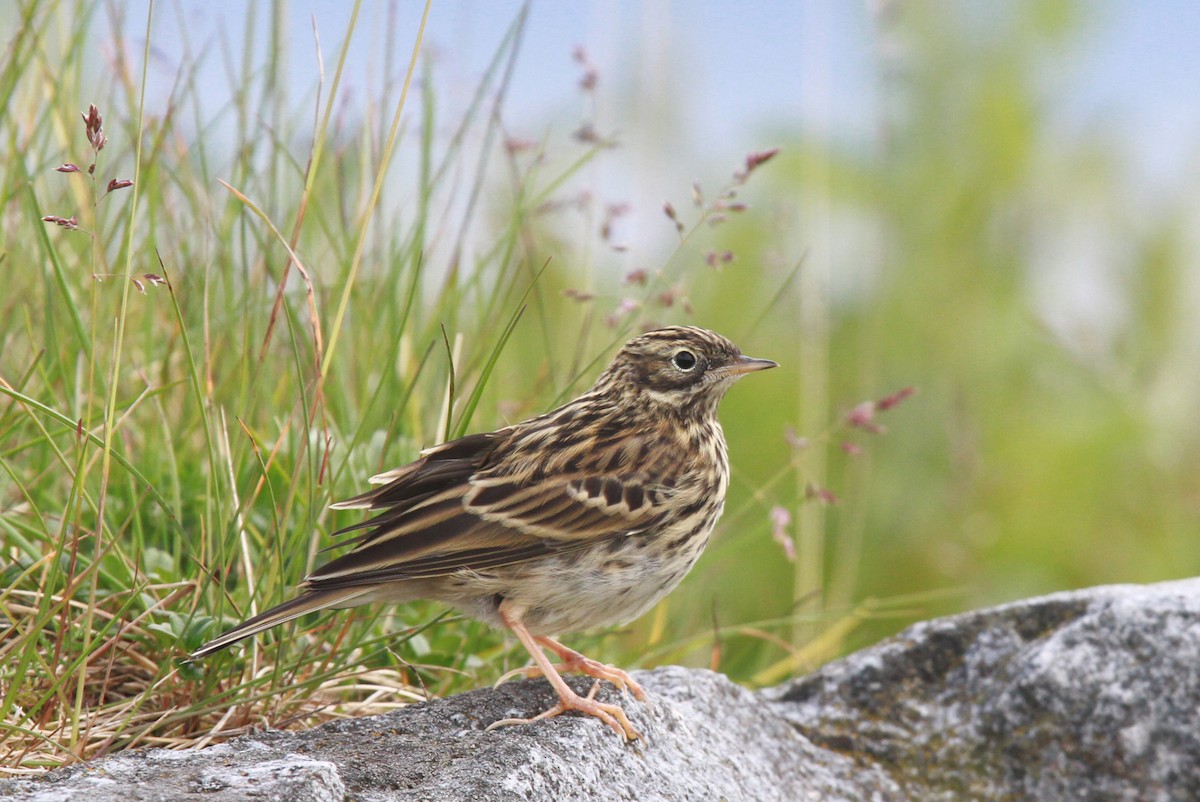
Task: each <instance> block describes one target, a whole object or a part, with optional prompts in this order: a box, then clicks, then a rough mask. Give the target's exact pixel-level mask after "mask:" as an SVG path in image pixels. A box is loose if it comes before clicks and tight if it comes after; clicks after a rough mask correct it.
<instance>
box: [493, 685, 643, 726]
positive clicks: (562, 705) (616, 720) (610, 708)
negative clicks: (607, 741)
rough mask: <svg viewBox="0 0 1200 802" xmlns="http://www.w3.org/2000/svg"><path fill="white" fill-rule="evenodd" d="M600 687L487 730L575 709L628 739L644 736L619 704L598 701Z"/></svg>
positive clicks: (539, 719)
mask: <svg viewBox="0 0 1200 802" xmlns="http://www.w3.org/2000/svg"><path fill="white" fill-rule="evenodd" d="M510 673H511V672H510ZM599 687H600V683H596V684H595V685H593V686H592V689H591V690H590V691H588V695H587V696H580V695H579V694H577V693H575V692H573V691H572V692H571V693H570V695H569V696H564V697H562V698H560V699H559V700H558V703H557V704H556V705H554V707H552V708H550V709H549V710H547V711H545V712H544V713H539V714H538V715H536V716H533V717H531V718H503V719H500V720H499V721H494V722H492V723H491V724H490V725H488V727H487V732H491V731H492V730H495V729H499V728H500V727H508V726H511V725H513V724H532V723H533V722H535V721H542V720H544V719H550V718H554V717H556V716H560V715H562V714H563V713H566V712H568V711H571V710H575V711H578V712H580V713H584V714H586V715H589V716H594V717H595V718H598V719H600V720H601V721H603V722H604V723H605V724H607V725H608V726H609V727H611V728H612V731H613V732H615V733H616V734H617V735H620V736H622V737H623V738H625V740H626V741H636V740H638V739H640V738H641V737H642V736H641V734H640V733H639V732H638V731H637V730H636V729H634V726H633V724H632V723H631V722H630V721H629V717H628V716H627V715H625V711H624V710H623V709H622V708H621V707H620V706H619V705H613V704H608V703H606V702H597V701H596V699H595V696H596V691H597V690H598V689H599Z"/></svg>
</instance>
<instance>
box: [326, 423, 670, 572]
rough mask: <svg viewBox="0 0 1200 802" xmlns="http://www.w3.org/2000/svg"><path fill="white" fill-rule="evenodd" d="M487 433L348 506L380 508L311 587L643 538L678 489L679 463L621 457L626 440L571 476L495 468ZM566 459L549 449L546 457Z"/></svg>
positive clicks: (432, 455)
mask: <svg viewBox="0 0 1200 802" xmlns="http://www.w3.org/2000/svg"><path fill="white" fill-rule="evenodd" d="M499 434H500V433H494V435H493V436H499ZM487 437H489V435H473V436H472V438H483V439H479V440H473V439H472V438H464V440H461V441H455V442H454V443H447V444H445V445H444V446H439V447H438V448H437V449H434V450H431V451H428V452H426V454H425V456H423V457H422V458H421V459H420V460H418V461H417V462H415V463H413V464H411V465H408V466H405V467H403V468H399V469H397V470H396V471H393V472H391V473H390V474H387V476H389V477H390V483H389V484H387V485H385V486H383V487H381V488H379V489H378V490H374V491H372V492H370V493H367V494H364V495H362V496H359V497H357V498H356V499H352V500H351V501H350V502H347V503H344V504H343V505H341V506H342V507H343V508H344V507H347V506H353V507H362V508H368V509H376V510H381V512H380V513H379V514H378V515H376V516H375V517H373V518H371V519H369V520H367V521H364V522H362V523H360V524H355V525H353V526H351V527H347V529H345V530H341V531H355V530H367V531H365V532H363V533H362V534H360V535H359V536H358V537H357V538H355V540H354V542H355V543H356V544H357V545H355V547H354V548H353V549H352V550H351V551H349V552H348V553H346V554H344V555H343V556H341V557H339V558H337V559H335V560H333V561H332V562H330V563H328V564H326V565H325V566H323V567H321V568H319V569H318V570H317V571H315V572H314V573H313V574H312V575H311V576H309V577H308V579H307V581H306V585H307V586H308V587H309V588H311V589H322V590H324V589H334V588H342V587H353V586H361V585H367V584H376V583H379V582H385V581H390V580H404V579H420V578H429V577H437V576H445V575H447V574H452V573H455V572H458V571H464V570H468V571H469V570H482V569H486V568H495V567H498V566H502V565H509V564H512V563H517V562H523V561H526V560H530V559H534V558H536V557H541V556H545V555H548V554H553V553H561V552H565V551H572V550H575V549H580V548H584V547H586V546H588V545H591V544H594V543H596V542H597V541H599V540H604V539H607V538H614V537H622V536H630V535H636V534H638V533H640V532H644V531H646V530H647V529H650V528H653V527H655V526H656V525H657V524H659V523H660V522H661V520H662V518H663V517H664V510H663V502H664V501H666V500H667V499H668V498H669V497H670V495H671V494H672V493H673V492H674V486H675V482H674V479H673V475H674V472H675V469H677V467H678V466H677V465H672V463H670V462H669V461H667V460H662V461H659V462H654V461H641V462H637V463H634V462H632V461H631V460H627V459H624V458H623V457H622V456H621V454H624V453H633V452H631V451H630V449H629V448H628V438H626V442H625V443H623V444H622V446H620V447H619V448H620V449H621V453H617V450H616V449H618V447H617V446H615V445H614V446H607V447H600V448H599V449H597V450H593V451H592V452H589V454H588V459H586V460H585V462H586V463H587V464H589V465H592V466H595V467H597V468H600V469H599V470H584V469H576V470H573V471H571V472H569V473H567V472H560V471H559V470H556V469H554V468H556V467H558V466H556V465H554V464H551V465H550V466H547V465H544V464H540V463H539V462H538V460H537V458H536V457H531V456H530V455H529V454H528V453H525V454H523V455H522V457H521V459H520V460H519V466H520V469H519V470H508V469H507V467H506V466H504V465H499V466H496V465H489V464H488V459H489V457H488V454H490V453H491V452H492V450H493V449H494V448H495V446H496V441H495V440H493V441H491V442H489V441H488V440H487V439H486V438H487ZM467 441H471V442H467ZM606 448H611V449H614V450H613V452H612V453H606ZM643 453H644V452H643ZM558 457H561V455H556V454H554V453H553V452H548V455H547V457H546V459H547V461H549V462H551V463H554V462H555V460H556V458H558ZM561 462H562V460H561V459H558V463H559V464H560V465H561ZM548 468H549V470H548ZM668 474H670V475H668Z"/></svg>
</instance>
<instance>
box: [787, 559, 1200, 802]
mask: <svg viewBox="0 0 1200 802" xmlns="http://www.w3.org/2000/svg"><path fill="white" fill-rule="evenodd" d="M1198 625H1200V579H1191V580H1184V581H1179V582H1166V583H1161V584H1157V585H1148V586H1132V585H1122V586H1113V587H1102V588H1092V589H1089V590H1084V591H1077V592H1072V593H1060V594H1055V595H1053V596H1047V597H1044V598H1040V599H1032V600H1029V601H1023V602H1017V603H1015V604H1010V605H1006V606H1003V607H997V608H993V609H989V610H982V611H979V612H974V613H967V614H964V615H960V616H955V617H952V618H945V619H939V620H935V621H929V622H925V623H922V624H917V625H916V626H913V627H911V628H909V629H908V630H906V631H905V632H903V633H901V634H900V635H899V636H897V637H895V638H892V639H890V640H888V641H885V642H883V643H881V644H879V645H877V646H875V647H873V648H870V649H866V650H864V651H862V652H859V653H857V654H854V655H852V656H850V657H848V658H846V659H845V660H841V661H839V662H836V663H832V664H830V665H828V666H826V667H825V668H823V669H822V670H821V671H818V672H816V673H815V674H813V675H811V676H809V677H806V678H804V679H801V680H797V681H795V682H792V683H790V684H788V685H786V686H784V687H782V688H777V689H773V690H771V691H767V692H765V695H766V696H767V697H768V698H770V699H772V700H774V701H776V702H777V703H778V705H779V706H778V707H777V710H779V711H780V712H781V714H782V715H784V716H785V717H786V718H787V719H788V720H789V721H791V722H792V723H793V724H795V726H796V728H797V730H798V731H799V732H801V733H803V734H804V735H805V736H806V737H807V738H808V739H810V740H811V741H812V742H813V743H814V744H817V745H819V746H823V747H825V748H826V749H829V750H831V751H835V752H837V753H839V754H843V755H852V756H854V759H855V760H856V761H857V762H858V763H859V764H860V765H862V766H865V767H869V768H871V769H872V770H878V769H882V770H883V771H885V772H886V773H887V775H888V776H889V777H890V778H892V779H893V780H894V781H895V782H896V783H897V784H898V785H899V786H900V787H901V788H902V789H903V794H902V795H901V796H900V797H899V798H900V799H920V800H961V799H997V800H1010V799H1011V800H1018V799H1037V800H1041V799H1045V800H1059V799H1062V800H1076V799H1089V800H1090V799H1095V800H1163V802H1167V800H1200V626H1198Z"/></svg>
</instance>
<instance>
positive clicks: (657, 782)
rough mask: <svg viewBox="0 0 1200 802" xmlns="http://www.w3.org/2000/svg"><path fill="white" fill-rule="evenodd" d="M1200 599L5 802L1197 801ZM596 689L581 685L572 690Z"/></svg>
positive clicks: (226, 749)
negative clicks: (580, 713) (804, 670)
mask: <svg viewBox="0 0 1200 802" xmlns="http://www.w3.org/2000/svg"><path fill="white" fill-rule="evenodd" d="M1198 614H1200V580H1189V581H1183V582H1173V583H1163V584H1159V585H1151V586H1146V587H1139V586H1120V587H1107V588H1095V589H1091V590H1086V591H1078V592H1073V593H1062V594H1057V595H1054V596H1048V597H1045V598H1040V599H1033V600H1030V601H1024V602H1019V603H1015V604H1010V605H1006V606H1004V607H998V608H994V609H990V610H983V611H979V612H975V613H968V614H965V615H960V616H955V617H952V618H946V619H939V620H935V621H930V622H926V623H922V624H918V625H916V626H914V627H911V628H909V629H908V630H906V631H905V632H903V633H901V634H900V635H898V636H896V637H894V638H891V639H889V640H887V641H884V642H883V643H881V644H879V645H877V646H875V647H872V648H870V649H866V650H864V651H861V652H858V653H857V654H854V655H851V656H850V657H847V658H845V659H844V660H840V661H837V662H835V663H832V664H830V665H828V666H826V667H825V668H823V669H821V670H820V671H818V672H816V673H814V674H812V675H810V676H808V677H805V678H804V679H801V680H797V681H795V682H791V683H788V684H786V685H784V686H781V687H779V688H774V689H771V690H768V691H763V692H761V693H754V692H751V691H747V690H745V689H743V688H740V687H738V686H737V685H734V684H733V683H731V682H730V681H728V680H727V679H725V678H724V677H722V676H720V675H718V674H714V673H712V672H708V671H696V670H688V669H682V668H675V667H668V668H660V669H656V670H654V671H646V672H638V673H637V675H636V676H637V678H638V681H639V682H642V683H643V684H644V686H645V687H646V690H647V691H648V692H649V694H650V702H651V704H650V705H646V704H643V703H640V702H636V701H634V700H632V699H630V698H623V697H622V696H621V695H620V694H618V693H616V692H615V691H612V690H611V689H605V690H604V691H602V692H601V697H602V698H604V699H606V700H607V701H617V702H620V703H621V704H623V705H624V707H625V709H626V711H627V712H628V713H629V714H630V717H631V718H632V720H633V722H634V725H635V726H637V727H638V729H639V730H641V732H642V733H643V735H644V736H645V740H644V741H642V742H638V743H634V744H629V745H626V744H624V743H623V742H622V741H621V740H620V739H619V738H617V737H616V736H615V735H614V734H613V733H612V731H611V730H609V729H608V728H607V727H605V726H603V725H602V724H601V723H600V722H598V721H596V720H594V719H588V718H583V717H577V716H562V717H559V718H556V719H553V720H551V721H545V722H540V723H538V724H535V725H531V726H517V727H509V728H504V729H501V730H497V731H495V732H485V731H484V729H485V727H486V726H487V724H489V723H490V722H492V721H494V720H496V719H499V718H506V717H510V716H527V715H531V714H534V713H537V712H540V711H541V710H544V709H546V708H547V707H549V706H550V704H551V703H552V702H553V701H554V699H553V693H552V692H551V691H550V689H549V687H548V686H547V685H546V683H545V682H542V681H538V680H527V681H523V682H517V683H511V684H509V685H505V686H502V687H500V688H499V689H496V690H490V689H487V690H479V691H473V692H470V693H465V694H461V695H458V696H455V697H452V698H449V699H444V700H439V701H435V702H431V703H428V704H423V705H414V706H411V707H408V708H405V709H402V710H399V711H396V712H394V713H389V714H387V715H383V716H373V717H369V718H362V719H354V720H349V721H337V722H331V723H329V724H325V725H323V726H320V727H317V728H315V729H312V730H307V731H304V732H296V733H293V732H279V731H268V732H263V733H258V734H255V735H250V736H245V737H242V738H237V739H234V740H231V741H229V742H227V743H225V744H221V745H219V746H214V747H210V748H207V749H202V750H193V751H181V752H180V751H168V750H162V749H148V750H134V751H130V752H126V753H121V754H117V755H113V756H111V757H107V758H102V759H100V760H95V761H92V762H90V763H87V764H82V765H76V766H71V767H68V768H64V769H60V770H57V771H53V772H49V773H47V774H46V775H43V776H41V777H37V778H31V779H19V780H5V781H0V798H4V799H14V800H23V801H24V800H29V801H32V800H37V801H38V802H51V801H52V800H53V801H54V802H58V800H74V799H83V800H87V802H108V800H114V801H116V800H119V801H120V802H140V801H141V800H146V801H147V802H149V801H151V800H155V801H157V800H201V799H203V800H206V802H226V801H227V800H238V799H263V800H301V802H307V801H308V800H313V801H314V802H315V801H316V800H341V799H354V800H543V799H544V800H574V799H579V800H584V799H587V800H591V799H605V800H663V801H664V802H666V801H668V800H721V799H728V800H831V801H833V802H836V801H837V800H847V801H849V800H856V801H857V800H871V801H872V802H892V801H893V800H967V799H980V800H1025V799H1036V800H1059V799H1062V800H1080V799H1084V800H1138V801H1139V802H1140V800H1155V801H1157V800H1189V799H1200V723H1198V722H1197V712H1200V631H1197V628H1196V623H1197V618H1198ZM571 681H572V683H573V685H574V687H576V688H577V689H578V690H580V691H581V692H582V691H585V690H586V689H587V688H588V687H589V681H585V680H583V679H573V680H571Z"/></svg>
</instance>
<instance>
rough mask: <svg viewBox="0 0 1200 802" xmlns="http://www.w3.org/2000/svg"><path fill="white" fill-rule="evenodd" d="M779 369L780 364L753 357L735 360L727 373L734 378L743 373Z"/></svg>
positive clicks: (728, 367)
mask: <svg viewBox="0 0 1200 802" xmlns="http://www.w3.org/2000/svg"><path fill="white" fill-rule="evenodd" d="M777 367H779V363H778V362H772V361H771V360H769V359H755V358H754V357H752V356H745V355H743V356H739V357H738V358H737V359H736V360H734V362H733V364H732V365H729V366H727V367H726V368H725V372H726V373H728V374H730V375H732V376H740V375H742V374H743V373H753V372H754V371H756V370H767V369H768V368H777Z"/></svg>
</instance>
